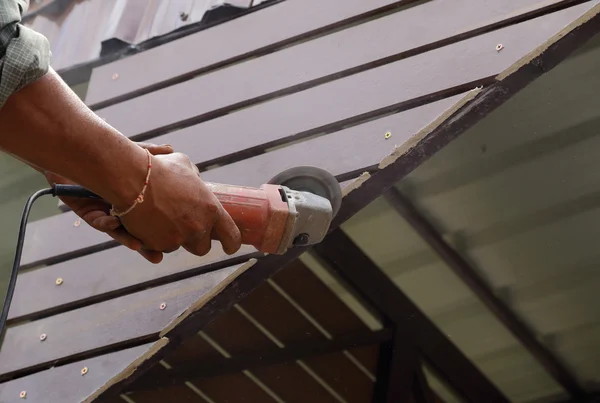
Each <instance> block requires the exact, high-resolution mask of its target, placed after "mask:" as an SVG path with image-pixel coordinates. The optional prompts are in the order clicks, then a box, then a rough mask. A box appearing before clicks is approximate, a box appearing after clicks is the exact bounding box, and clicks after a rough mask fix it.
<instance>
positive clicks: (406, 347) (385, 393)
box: [373, 329, 419, 403]
mask: <svg viewBox="0 0 600 403" xmlns="http://www.w3.org/2000/svg"><path fill="white" fill-rule="evenodd" d="M405 333H406V332H404V331H403V330H402V329H395V330H394V337H393V338H392V339H391V340H389V341H388V342H386V343H382V344H381V347H380V349H379V365H378V368H377V382H376V383H375V389H374V393H373V395H374V396H373V401H374V402H381V403H384V402H385V403H394V402H408V401H410V397H411V395H412V387H413V384H414V380H415V373H416V370H417V367H418V365H419V358H418V355H417V354H418V352H417V350H416V348H415V346H414V345H413V344H412V343H411V342H410V341H409V340H407V337H406V335H405Z"/></svg>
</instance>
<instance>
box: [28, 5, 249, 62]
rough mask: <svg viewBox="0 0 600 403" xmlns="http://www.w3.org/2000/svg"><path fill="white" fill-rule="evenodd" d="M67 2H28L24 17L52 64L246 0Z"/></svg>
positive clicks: (93, 54)
mask: <svg viewBox="0 0 600 403" xmlns="http://www.w3.org/2000/svg"><path fill="white" fill-rule="evenodd" d="M63 3H65V2H64V1H63ZM67 3H68V4H64V5H62V7H61V8H60V10H59V11H60V12H57V7H54V8H51V7H50V5H51V4H52V2H47V3H43V4H41V5H40V6H37V7H33V8H32V10H31V12H30V14H31V15H32V17H31V18H29V17H28V18H25V21H24V23H25V25H27V26H29V27H31V28H33V29H35V30H36V31H38V32H40V33H42V34H43V35H45V36H46V37H47V38H48V40H49V41H50V44H51V47H52V54H53V57H52V66H53V67H54V68H55V69H57V70H58V69H63V68H66V67H71V66H73V65H76V64H79V63H85V62H88V61H91V60H93V59H95V58H97V57H99V56H100V51H101V49H102V42H104V41H107V40H109V39H117V40H120V41H122V43H123V44H125V45H127V44H139V43H142V42H144V41H146V40H148V39H151V38H154V37H157V36H161V35H165V34H167V33H169V32H172V31H175V30H177V29H179V28H181V27H183V26H185V25H189V24H193V23H198V22H200V21H203V19H205V18H206V15H207V12H208V11H211V10H216V9H219V7H223V9H224V10H225V9H227V10H229V9H232V10H235V9H243V8H248V7H250V6H251V0H148V1H145V2H142V1H140V0H77V1H75V0H72V1H70V2H67ZM42 6H45V7H42ZM199 51H200V50H199Z"/></svg>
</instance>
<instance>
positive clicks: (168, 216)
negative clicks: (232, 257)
mask: <svg viewBox="0 0 600 403" xmlns="http://www.w3.org/2000/svg"><path fill="white" fill-rule="evenodd" d="M17 3H18V2H17V1H16V0H13V1H7V0H3V1H1V2H0V19H2V18H5V16H7V15H8V16H10V15H11V13H13V14H14V12H15V10H16V11H17V12H19V13H20V12H22V9H21V10H19V9H18V8H14V7H18V5H17ZM11 5H12V6H13V9H12V10H11V9H10V6H11ZM15 18H16V17H15ZM7 32H8V33H9V34H10V35H12V38H9V39H8V40H7V36H6V33H7ZM28 35H29V36H28ZM39 36H40V35H39V34H37V33H35V32H33V31H30V30H27V29H26V28H23V27H22V26H21V25H19V24H18V22H15V21H14V18H12V20H11V19H10V18H9V19H6V18H5V19H4V20H1V21H0V41H2V44H0V52H2V54H0V97H4V96H5V95H6V94H8V95H7V96H6V97H5V98H0V104H2V106H1V109H0V149H2V150H4V151H6V152H8V153H10V154H12V155H14V156H16V157H18V158H20V159H22V160H24V161H27V162H28V163H30V164H32V165H34V166H36V167H39V168H41V169H42V170H44V171H49V172H52V173H53V174H56V175H59V176H60V177H64V178H68V180H70V181H72V182H74V183H77V184H80V185H82V186H84V187H86V188H88V189H90V190H91V191H93V192H95V193H96V194H98V195H100V196H101V197H103V198H104V199H105V200H106V201H108V202H109V203H110V204H112V205H113V206H114V207H115V208H116V209H117V210H118V211H124V210H127V209H128V208H129V207H130V206H131V205H132V204H133V203H134V200H135V199H136V198H137V197H138V195H139V194H140V191H141V190H142V188H143V186H144V182H145V180H146V176H147V173H148V156H147V154H146V151H145V150H144V149H143V148H142V147H140V146H138V145H137V144H136V143H134V142H132V141H131V140H129V139H128V138H127V137H125V136H123V135H121V134H120V133H119V132H118V131H117V130H115V129H114V128H112V127H111V126H110V125H108V124H107V123H106V122H104V121H103V120H102V119H100V118H99V117H98V116H97V115H96V114H94V113H93V112H92V111H91V110H90V109H88V108H87V107H86V105H85V104H84V103H83V102H81V100H80V99H79V98H78V97H77V96H76V95H75V94H74V93H73V92H72V91H71V89H70V88H69V87H68V86H67V85H66V84H65V83H64V82H63V81H62V80H61V79H60V77H59V76H58V75H57V74H56V72H54V71H53V70H52V69H51V68H49V67H48V65H47V62H45V61H44V60H45V57H47V56H49V55H47V54H46V52H49V51H48V48H47V43H46V42H45V39H41V38H39ZM27 38H30V39H27ZM31 38H33V39H31ZM42 38H43V37H42ZM19 41H25V42H19ZM13 46H16V48H13ZM32 55H33V56H32ZM19 58H21V59H24V60H27V62H25V63H23V62H18V61H17V60H16V59H19ZM11 66H12V67H11ZM7 72H8V73H7ZM38 76H40V77H38ZM17 81H18V82H17ZM132 118H135V116H132ZM87 218H88V219H89V217H87ZM97 218H101V217H96V219H97ZM112 219H114V217H110V216H108V215H107V216H106V220H112ZM120 220H121V222H122V223H123V225H124V227H125V228H126V229H127V231H128V232H129V233H130V234H131V235H133V236H134V237H136V238H137V239H139V240H140V241H141V242H142V243H143V245H144V247H145V248H147V249H151V250H157V251H165V252H168V251H172V250H175V249H177V248H178V247H180V246H183V247H184V248H186V249H187V250H188V251H190V252H192V253H195V254H199V255H203V254H205V253H207V252H208V251H209V250H210V238H211V233H212V234H213V236H214V237H216V238H217V239H220V240H221V242H222V244H223V247H224V249H225V251H226V252H228V253H233V252H235V251H237V250H238V249H239V247H240V242H241V241H240V233H239V230H238V229H237V227H236V226H235V223H234V222H233V220H232V219H231V217H230V216H229V215H228V214H227V213H226V212H225V210H224V209H223V208H222V206H221V205H220V203H219V202H218V200H217V199H216V197H215V196H214V195H213V194H212V192H211V191H210V190H209V189H208V188H207V187H206V185H205V184H204V183H203V182H202V180H201V179H200V175H199V173H198V170H197V169H196V167H195V166H194V165H193V164H192V162H191V161H190V160H189V158H187V156H185V155H183V154H180V153H171V154H166V155H156V156H154V157H152V170H151V176H150V179H149V184H148V188H147V191H146V193H145V195H144V202H143V203H141V204H138V205H137V206H136V207H135V208H134V209H133V210H132V211H131V212H130V213H128V214H126V215H125V216H123V217H121V218H120ZM86 221H87V219H86Z"/></svg>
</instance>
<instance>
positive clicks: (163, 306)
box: [158, 302, 167, 311]
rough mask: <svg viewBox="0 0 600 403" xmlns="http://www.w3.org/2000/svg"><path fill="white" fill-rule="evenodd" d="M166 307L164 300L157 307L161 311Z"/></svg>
mask: <svg viewBox="0 0 600 403" xmlns="http://www.w3.org/2000/svg"><path fill="white" fill-rule="evenodd" d="M166 307H167V304H166V303H165V302H163V303H162V304H160V306H159V307H158V308H159V309H160V310H161V311H163V310H164V309H165V308H166Z"/></svg>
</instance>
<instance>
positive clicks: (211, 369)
mask: <svg viewBox="0 0 600 403" xmlns="http://www.w3.org/2000/svg"><path fill="white" fill-rule="evenodd" d="M391 339H392V331H391V330H390V329H383V330H380V331H376V332H372V331H369V330H362V331H357V332H352V333H348V334H345V335H343V336H339V337H336V338H334V339H331V340H309V341H302V342H296V343H290V344H287V345H286V346H285V348H279V347H273V348H272V349H269V350H260V351H252V352H247V353H243V354H239V355H234V356H233V358H231V359H229V360H225V361H219V362H218V363H215V362H211V361H208V362H199V361H198V360H194V361H193V362H189V363H188V364H178V365H177V366H176V367H174V368H173V369H171V370H169V371H168V373H169V377H165V376H164V374H163V375H161V373H158V374H153V373H148V374H147V376H145V377H142V378H140V379H139V380H138V381H137V382H135V383H133V384H132V385H131V389H128V390H139V389H152V388H156V387H159V386H160V387H163V386H168V385H175V384H180V383H183V382H185V381H188V380H190V379H198V378H211V377H215V376H220V375H225V374H232V373H238V372H241V371H243V370H246V369H252V368H258V367H266V366H269V365H274V364H280V363H285V362H291V361H296V360H299V359H302V358H306V357H312V356H318V355H325V354H330V353H334V352H338V351H342V350H346V349H351V348H355V347H361V346H369V345H373V344H380V343H385V342H387V341H389V340H391ZM165 359H166V361H167V362H168V360H169V358H168V357H166V358H165Z"/></svg>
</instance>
